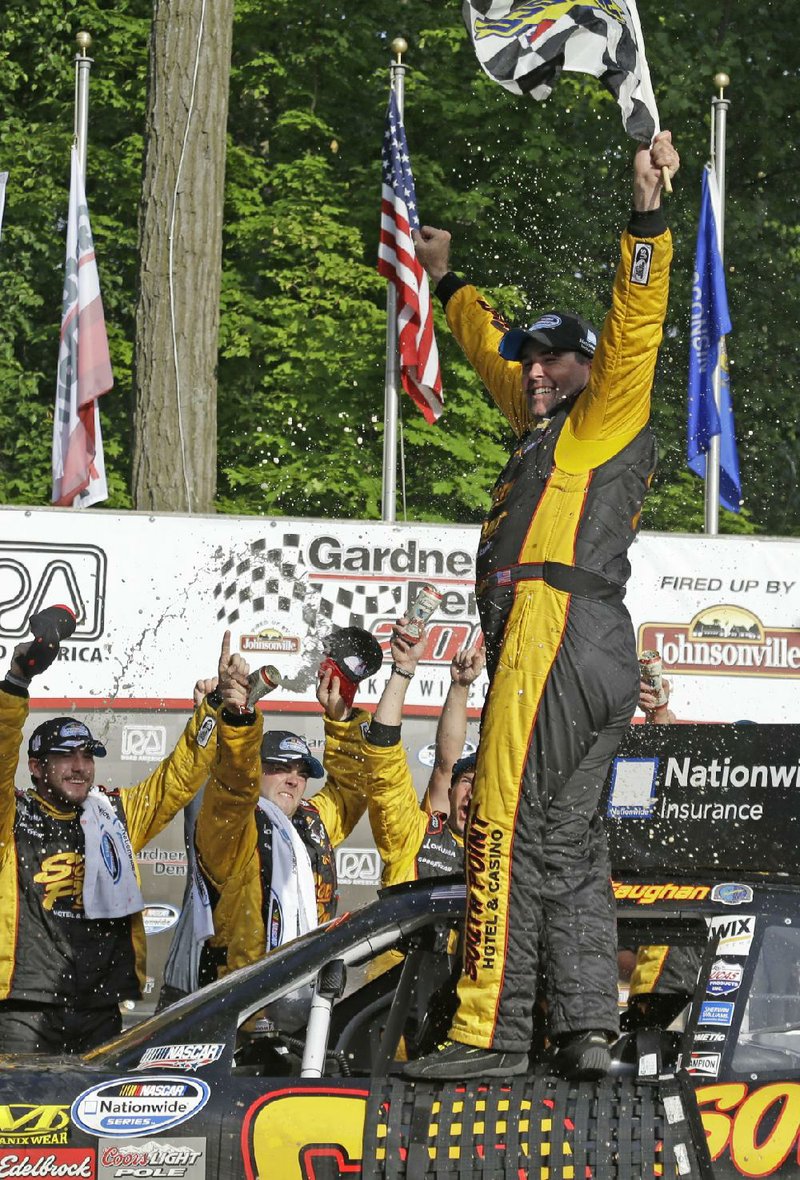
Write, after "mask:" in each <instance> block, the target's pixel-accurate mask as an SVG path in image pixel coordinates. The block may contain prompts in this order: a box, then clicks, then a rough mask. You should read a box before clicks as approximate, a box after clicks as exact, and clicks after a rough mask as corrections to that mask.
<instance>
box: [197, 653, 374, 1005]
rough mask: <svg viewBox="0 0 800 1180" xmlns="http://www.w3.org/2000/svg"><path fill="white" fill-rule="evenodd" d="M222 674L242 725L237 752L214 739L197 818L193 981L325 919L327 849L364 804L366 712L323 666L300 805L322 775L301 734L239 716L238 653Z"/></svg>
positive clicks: (330, 873)
mask: <svg viewBox="0 0 800 1180" xmlns="http://www.w3.org/2000/svg"><path fill="white" fill-rule="evenodd" d="M231 671H232V679H233V683H234V684H235V685H237V686H238V687H237V688H232V692H234V693H238V695H236V696H235V700H236V705H237V706H238V708H239V709H240V710H241V712H242V716H246V717H248V719H249V723H248V724H247V725H245V726H243V727H242V729H241V731H240V735H239V737H240V741H239V744H238V747H234V746H230V749H228V744H227V743H226V744H223V743H220V757H219V760H218V763H217V765H216V766H215V768H214V773H213V775H212V778H211V779H210V781H209V782H208V784H207V785H206V789H205V793H204V795H203V803H202V806H201V808H200V812H199V814H198V817H197V826H196V829H195V842H196V848H197V855H198V860H199V865H200V869H201V872H202V874H203V877H204V879H205V881H206V883H207V885H208V891H209V895H210V900H211V910H212V915H213V932H212V931H211V930H209V931H208V933H209V938H208V942H207V943H206V946H205V947H204V948H203V953H202V955H201V974H200V983H201V984H205V983H208V982H209V981H210V980H211V979H214V978H216V976H217V974H221V975H224V974H226V973H227V972H228V971H233V970H234V969H235V968H236V967H243V966H245V964H247V963H253V962H255V961H256V960H258V959H260V958H262V957H263V955H264V954H266V952H267V951H270V950H273V949H274V948H275V947H278V946H281V945H283V943H285V942H288V941H289V940H290V939H292V938H296V937H297V936H298V935H299V934H303V933H304V932H305V931H307V930H312V929H314V928H315V927H316V926H317V924H318V922H325V921H328V920H329V919H330V918H332V917H333V916H334V915H335V913H336V904H337V901H338V897H337V891H336V890H337V886H336V858H335V853H334V849H335V848H336V846H337V845H338V844H340V843H341V842H342V840H344V839H346V838H347V836H348V835H349V834H350V832H351V831H352V830H353V828H354V827H355V825H356V824H357V823H358V821H359V819H360V818H361V816H362V815H363V814H364V811H365V810H366V806H367V800H366V796H365V794H364V793H363V791H362V789H361V787H360V786H359V774H358V768H359V765H360V762H361V759H360V755H359V748H360V745H361V742H362V738H363V733H362V725H364V724H366V723H367V722H368V721H369V714H368V713H364V712H362V711H360V710H356V711H352V710H351V709H350V707H349V706H348V705H346V704H345V702H344V700H343V698H342V695H341V692H340V687H339V677H337V676H336V674H335V672H334V671H333V670H332V669H331V668H328V669H326V670H324V671H323V672H322V674H321V677H320V680H319V685H318V688H317V700H318V701H319V702H320V704H321V705H322V707H323V709H324V710H325V754H324V759H325V767H326V769H327V772H328V781H327V783H326V784H325V786H324V787H323V788H322V790H321V791H319V792H318V793H317V794H316V795H314V796H313V797H312V798H311V799H310V800H304V798H303V795H304V793H305V790H306V785H307V783H308V780H309V779H310V778H312V779H314V778H322V776H323V774H324V773H325V771H324V770H323V767H322V766H321V764H320V763H319V762H318V761H317V759H316V758H314V757H313V755H312V754H311V751H310V750H309V748H308V745H307V743H306V741H305V739H304V738H302V737H300V736H299V735H297V734H294V733H289V732H288V731H286V730H271V731H268V732H266V733H265V732H264V722H263V716H262V714H261V713H260V712H259V711H258V710H249V711H248V709H247V677H248V674H249V668H248V665H247V662H246V661H245V660H244V658H243V657H242V656H240V655H235V656H233V657H232V661H231ZM242 768H244V770H243V769H242Z"/></svg>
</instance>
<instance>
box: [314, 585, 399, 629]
mask: <svg viewBox="0 0 800 1180" xmlns="http://www.w3.org/2000/svg"><path fill="white" fill-rule="evenodd" d="M402 603H403V588H402V586H373V585H371V586H350V587H344V586H340V587H339V589H338V590H337V591H336V594H335V596H334V597H333V598H326V597H325V596H324V592H323V597H322V599H321V601H320V604H319V614H320V617H321V618H323V619H327V620H328V621H329V622H330V624H331V626H332V627H361V628H363V629H364V630H367V631H368V630H369V627H368V626H367V622H368V620H369V619H370V617H374V616H375V615H380V616H383V617H386V616H388V617H390V618H391V617H392V616H393V615H399V614H401V612H402Z"/></svg>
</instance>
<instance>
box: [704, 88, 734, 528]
mask: <svg viewBox="0 0 800 1180" xmlns="http://www.w3.org/2000/svg"><path fill="white" fill-rule="evenodd" d="M730 81H731V80H730V78H729V77H728V75H727V74H724V73H722V72H720V73H718V74H715V75H714V85H715V86H717V87H719V95H717V96H716V97H714V98H712V99H711V108H712V115H713V117H712V120H711V163H712V165H713V167H714V172H715V173H716V177H717V188H718V190H719V219H718V222H717V225H718V232H719V256H720V258H721V259H723V260H724V258H725V136H726V131H727V120H728V107H729V106H730V103H729V101H728V100H727V98H725V97H724V91H725V87H726V86H729V85H730ZM713 391H714V405H715V406H716V407H717V414H720V413H721V406H722V369H721V366H720V361H719V351H718V352H717V364H716V368H715V369H714V376H713ZM720 441H721V437H720V435H719V434H714V435H712V436H711V439H710V440H709V447H708V454H707V456H706V503H705V525H706V533H707V534H708V535H709V536H711V537H716V536H717V534H718V533H719V459H720Z"/></svg>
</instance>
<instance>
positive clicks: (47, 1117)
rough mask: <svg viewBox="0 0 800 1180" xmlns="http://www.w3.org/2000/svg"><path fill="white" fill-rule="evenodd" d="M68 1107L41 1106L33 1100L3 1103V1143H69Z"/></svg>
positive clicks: (0, 1112) (0, 1115)
mask: <svg viewBox="0 0 800 1180" xmlns="http://www.w3.org/2000/svg"><path fill="white" fill-rule="evenodd" d="M67 1111H68V1107H67V1105H66V1104H64V1105H63V1106H40V1105H38V1104H33V1103H30V1102H10V1103H8V1104H7V1105H6V1106H2V1105H0V1143H3V1144H9V1143H14V1144H17V1143H18V1144H26V1145H28V1144H35V1143H66V1142H67V1135H68V1133H69V1114H68V1113H67Z"/></svg>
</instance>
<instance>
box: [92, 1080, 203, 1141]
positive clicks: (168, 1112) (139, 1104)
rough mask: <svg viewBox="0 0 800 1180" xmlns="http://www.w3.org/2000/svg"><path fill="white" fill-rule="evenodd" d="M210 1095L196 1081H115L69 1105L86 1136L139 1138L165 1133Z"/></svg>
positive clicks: (93, 1088)
mask: <svg viewBox="0 0 800 1180" xmlns="http://www.w3.org/2000/svg"><path fill="white" fill-rule="evenodd" d="M210 1094H211V1091H210V1089H209V1087H208V1086H207V1085H206V1083H205V1082H201V1081H200V1080H199V1079H196V1078H187V1079H185V1080H181V1081H179V1082H165V1081H164V1078H163V1075H162V1077H145V1078H118V1079H117V1080H115V1081H111V1082H101V1083H100V1084H99V1085H97V1086H93V1087H92V1088H91V1090H85V1091H84V1092H83V1094H80V1095H79V1096H78V1097H77V1098H76V1099H75V1101H74V1102H73V1104H72V1109H71V1115H72V1121H73V1122H74V1123H75V1124H76V1125H77V1126H78V1127H80V1129H81V1130H82V1131H85V1132H86V1133H87V1134H88V1135H97V1136H101V1135H109V1136H117V1135H125V1136H132V1137H135V1138H138V1137H140V1136H144V1135H153V1134H155V1133H158V1132H164V1131H168V1130H169V1129H170V1128H171V1127H175V1126H177V1125H178V1124H179V1123H182V1122H184V1121H185V1120H186V1119H189V1118H191V1117H192V1115H194V1114H197V1112H198V1111H199V1110H202V1109H203V1107H204V1106H205V1104H206V1103H207V1102H208V1099H209V1096H210Z"/></svg>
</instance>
